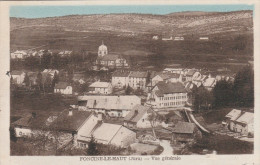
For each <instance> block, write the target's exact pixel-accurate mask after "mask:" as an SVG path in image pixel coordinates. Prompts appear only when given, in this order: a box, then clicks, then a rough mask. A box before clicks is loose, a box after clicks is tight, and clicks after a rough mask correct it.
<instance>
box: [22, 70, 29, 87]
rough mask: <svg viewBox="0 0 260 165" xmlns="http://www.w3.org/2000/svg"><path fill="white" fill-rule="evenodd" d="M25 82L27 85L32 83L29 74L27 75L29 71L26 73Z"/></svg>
mask: <svg viewBox="0 0 260 165" xmlns="http://www.w3.org/2000/svg"><path fill="white" fill-rule="evenodd" d="M23 83H24V84H25V86H27V87H28V86H29V85H30V79H29V76H28V75H27V73H26V74H25V77H24V80H23Z"/></svg>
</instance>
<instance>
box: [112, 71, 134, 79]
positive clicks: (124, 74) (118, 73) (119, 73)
mask: <svg viewBox="0 0 260 165" xmlns="http://www.w3.org/2000/svg"><path fill="white" fill-rule="evenodd" d="M129 74H130V71H127V70H116V71H114V72H113V74H112V77H128V76H129Z"/></svg>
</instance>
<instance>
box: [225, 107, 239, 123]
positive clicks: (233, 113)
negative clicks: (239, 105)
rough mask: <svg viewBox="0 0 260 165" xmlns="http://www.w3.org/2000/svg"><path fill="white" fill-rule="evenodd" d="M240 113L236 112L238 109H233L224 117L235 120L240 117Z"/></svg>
mask: <svg viewBox="0 0 260 165" xmlns="http://www.w3.org/2000/svg"><path fill="white" fill-rule="evenodd" d="M241 113H242V111H241V110H238V109H233V110H232V111H230V112H229V113H228V114H227V115H226V117H227V118H230V120H233V121H234V120H236V119H237V118H238V117H239V116H240V115H241Z"/></svg>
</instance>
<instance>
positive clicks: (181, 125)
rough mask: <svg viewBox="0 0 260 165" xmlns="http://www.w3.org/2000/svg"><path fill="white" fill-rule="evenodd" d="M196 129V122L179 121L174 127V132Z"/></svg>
mask: <svg viewBox="0 0 260 165" xmlns="http://www.w3.org/2000/svg"><path fill="white" fill-rule="evenodd" d="M194 129H195V124H194V123H188V122H182V121H179V122H178V123H177V124H176V125H175V127H173V129H172V132H173V133H193V132H194Z"/></svg>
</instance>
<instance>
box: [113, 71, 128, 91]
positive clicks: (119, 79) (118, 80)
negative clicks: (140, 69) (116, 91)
mask: <svg viewBox="0 0 260 165" xmlns="http://www.w3.org/2000/svg"><path fill="white" fill-rule="evenodd" d="M129 74H130V71H126V70H116V71H114V72H113V74H112V86H113V87H116V88H123V87H127V86H128V84H129Z"/></svg>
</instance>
